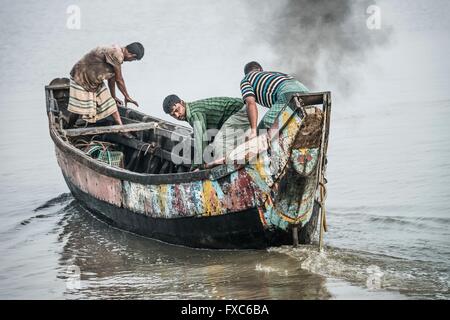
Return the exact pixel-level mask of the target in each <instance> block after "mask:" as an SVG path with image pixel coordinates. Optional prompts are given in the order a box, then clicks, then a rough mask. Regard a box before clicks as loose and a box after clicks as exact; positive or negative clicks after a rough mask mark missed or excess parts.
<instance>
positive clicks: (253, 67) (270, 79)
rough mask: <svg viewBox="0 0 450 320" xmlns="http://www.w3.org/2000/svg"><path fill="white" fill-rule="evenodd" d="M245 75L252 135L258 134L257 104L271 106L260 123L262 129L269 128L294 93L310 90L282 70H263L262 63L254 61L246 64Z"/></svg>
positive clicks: (242, 89)
mask: <svg viewBox="0 0 450 320" xmlns="http://www.w3.org/2000/svg"><path fill="white" fill-rule="evenodd" d="M244 73H245V77H244V79H242V81H241V93H242V98H243V99H244V101H245V104H246V105H247V112H248V119H249V122H250V127H251V135H250V136H251V137H254V136H256V135H257V133H256V128H257V125H256V123H257V121H258V109H257V107H256V104H257V103H258V104H260V105H262V106H264V107H266V108H270V110H269V111H267V113H266V114H265V115H264V117H263V118H262V120H261V123H260V125H259V128H260V129H268V128H270V127H271V126H272V124H273V123H274V122H275V119H276V117H277V116H278V114H279V112H280V111H281V110H282V109H283V107H284V106H285V105H286V103H287V102H289V98H290V96H291V94H292V93H296V92H298V93H303V92H309V90H308V88H306V87H305V86H304V85H303V84H302V83H301V82H299V81H297V80H295V79H294V78H292V77H291V76H289V75H287V74H284V73H281V72H269V71H263V68H262V67H261V65H260V64H259V63H258V62H256V61H252V62H249V63H247V64H246V65H245V68H244Z"/></svg>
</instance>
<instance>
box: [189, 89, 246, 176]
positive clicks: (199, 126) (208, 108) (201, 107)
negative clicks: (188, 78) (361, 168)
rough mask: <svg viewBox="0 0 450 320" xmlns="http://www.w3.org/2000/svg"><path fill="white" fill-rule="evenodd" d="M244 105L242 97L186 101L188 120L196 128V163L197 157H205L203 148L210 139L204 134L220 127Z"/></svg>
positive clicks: (196, 166)
mask: <svg viewBox="0 0 450 320" xmlns="http://www.w3.org/2000/svg"><path fill="white" fill-rule="evenodd" d="M243 106H244V101H243V100H242V99H241V98H228V97H217V98H208V99H202V100H197V101H193V102H188V103H186V121H187V122H189V124H190V125H191V126H192V128H193V129H194V164H193V165H192V169H195V168H198V167H199V166H200V164H198V163H197V164H196V163H195V159H203V150H205V148H206V146H207V145H208V141H207V139H206V137H205V138H203V135H204V134H205V133H206V131H207V130H208V129H220V128H221V127H222V125H223V124H224V122H225V121H227V120H228V118H229V117H231V116H232V115H233V114H235V113H236V112H238V111H239V110H241V109H242V107H243Z"/></svg>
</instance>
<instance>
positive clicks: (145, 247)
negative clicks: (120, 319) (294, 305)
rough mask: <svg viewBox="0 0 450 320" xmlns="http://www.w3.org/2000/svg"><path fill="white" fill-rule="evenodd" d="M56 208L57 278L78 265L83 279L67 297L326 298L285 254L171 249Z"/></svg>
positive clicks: (76, 208) (318, 280)
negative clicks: (57, 221) (58, 257)
mask: <svg viewBox="0 0 450 320" xmlns="http://www.w3.org/2000/svg"><path fill="white" fill-rule="evenodd" d="M66 203H67V202H66ZM60 210H61V211H62V212H63V214H62V215H61V216H62V217H63V218H62V219H63V220H61V222H60V225H61V228H62V229H60V228H59V229H60V230H61V231H60V232H59V239H60V242H61V243H62V244H63V247H62V251H61V254H60V259H59V264H60V266H61V268H60V273H59V277H60V278H63V279H65V280H67V277H68V270H73V269H75V268H76V269H77V270H79V272H80V280H81V284H80V286H79V288H75V289H71V288H68V289H67V290H66V292H65V295H66V297H69V298H102V299H105V298H125V299H148V298H151V299H223V298H225V299H317V298H319V299H327V298H330V293H329V291H328V289H327V287H326V279H325V278H324V277H322V276H320V275H316V274H313V273H310V272H308V271H305V270H302V269H301V268H300V265H299V263H298V261H296V260H294V259H292V258H290V257H288V256H287V255H285V254H280V253H277V252H267V251H260V250H257V251H253V250H245V251H236V250H197V249H190V248H186V247H180V246H173V245H168V244H165V243H161V242H158V241H154V240H150V239H145V238H142V237H138V236H134V235H132V234H129V233H125V232H123V231H121V230H118V229H114V228H111V227H109V226H108V225H107V224H105V223H103V222H102V221H100V220H98V219H96V218H94V217H93V216H92V215H90V214H88V212H87V211H86V210H85V209H84V208H83V207H82V206H81V204H80V202H78V201H71V202H69V203H68V204H66V205H65V206H64V207H63V208H62V209H60ZM280 288H282V290H280Z"/></svg>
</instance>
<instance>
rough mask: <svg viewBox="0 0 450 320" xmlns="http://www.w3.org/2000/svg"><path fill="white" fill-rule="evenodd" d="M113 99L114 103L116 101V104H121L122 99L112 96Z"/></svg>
mask: <svg viewBox="0 0 450 320" xmlns="http://www.w3.org/2000/svg"><path fill="white" fill-rule="evenodd" d="M113 99H114V100H116V103H117V105H118V106H123V101H122V100H120V99H119V98H115V97H114V98H113Z"/></svg>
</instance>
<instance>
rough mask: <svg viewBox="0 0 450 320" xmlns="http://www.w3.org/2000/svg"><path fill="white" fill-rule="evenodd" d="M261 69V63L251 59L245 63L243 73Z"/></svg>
mask: <svg viewBox="0 0 450 320" xmlns="http://www.w3.org/2000/svg"><path fill="white" fill-rule="evenodd" d="M262 69H263V68H262V67H261V65H260V64H259V63H258V62H256V61H252V62H249V63H247V64H246V65H245V67H244V74H247V73H249V72H252V71H255V70H262Z"/></svg>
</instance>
